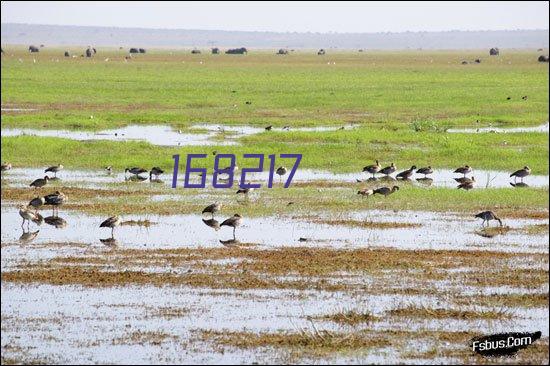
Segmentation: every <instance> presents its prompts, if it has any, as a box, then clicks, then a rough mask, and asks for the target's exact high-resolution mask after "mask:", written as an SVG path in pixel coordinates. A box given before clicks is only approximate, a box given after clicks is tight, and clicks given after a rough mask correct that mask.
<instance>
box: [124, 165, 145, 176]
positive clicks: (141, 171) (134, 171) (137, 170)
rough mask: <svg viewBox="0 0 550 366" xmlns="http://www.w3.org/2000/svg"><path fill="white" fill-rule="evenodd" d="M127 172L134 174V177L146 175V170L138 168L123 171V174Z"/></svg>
mask: <svg viewBox="0 0 550 366" xmlns="http://www.w3.org/2000/svg"><path fill="white" fill-rule="evenodd" d="M128 172H130V173H131V174H134V175H139V174H142V173H147V169H143V168H138V167H133V168H126V169H124V174H126V173H128Z"/></svg>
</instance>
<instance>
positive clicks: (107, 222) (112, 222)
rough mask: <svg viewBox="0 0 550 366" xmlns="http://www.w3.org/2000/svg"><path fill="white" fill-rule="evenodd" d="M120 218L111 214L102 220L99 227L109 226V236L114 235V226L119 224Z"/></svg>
mask: <svg viewBox="0 0 550 366" xmlns="http://www.w3.org/2000/svg"><path fill="white" fill-rule="evenodd" d="M121 223H122V220H121V219H120V217H118V216H111V217H109V218H108V219H107V220H105V221H103V222H102V223H101V224H100V225H99V227H108V228H111V237H113V236H114V232H115V227H117V226H120V224H121Z"/></svg>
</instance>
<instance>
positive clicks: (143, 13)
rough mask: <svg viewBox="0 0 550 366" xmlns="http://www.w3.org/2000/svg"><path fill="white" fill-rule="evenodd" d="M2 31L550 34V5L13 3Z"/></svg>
mask: <svg viewBox="0 0 550 366" xmlns="http://www.w3.org/2000/svg"><path fill="white" fill-rule="evenodd" d="M1 6H2V12H1V22H2V24H13V23H16V24H28V25H59V26H91V27H116V28H137V29H156V30H202V31H240V32H275V33H294V32H298V33H308V32H311V33H326V34H345V33H354V34H355V33H361V34H363V33H386V32H391V33H402V32H445V31H474V32H475V31H497V30H498V31H503V30H547V29H548V28H549V27H548V22H549V15H548V13H549V6H548V2H545V1H526V2H521V1H511V2H502V1H501V2H487V1H485V2H469V1H465V2H456V1H455V2H425V1H418V2H399V1H398V2H392V3H385V2H379V1H373V2H346V1H344V2H318V3H309V2H307V3H306V2H246V3H245V2H238V1H237V2H231V3H226V2H193V1H189V2H163V1H160V2H133V3H126V2H117V1H115V2H70V1H69V2H57V1H46V2H34V1H26V2H12V1H3V2H2V3H1Z"/></svg>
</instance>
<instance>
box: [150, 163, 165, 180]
mask: <svg viewBox="0 0 550 366" xmlns="http://www.w3.org/2000/svg"><path fill="white" fill-rule="evenodd" d="M162 173H164V170H162V169H161V168H159V167H158V166H155V167H153V168H152V169H151V171H150V172H149V179H151V177H152V176H153V175H154V176H155V177H156V178H157V179H158V178H159V175H161V174H162Z"/></svg>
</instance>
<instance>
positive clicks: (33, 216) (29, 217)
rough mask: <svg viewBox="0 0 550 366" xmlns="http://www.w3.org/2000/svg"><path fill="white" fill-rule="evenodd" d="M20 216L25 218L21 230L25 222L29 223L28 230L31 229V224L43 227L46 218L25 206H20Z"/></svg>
mask: <svg viewBox="0 0 550 366" xmlns="http://www.w3.org/2000/svg"><path fill="white" fill-rule="evenodd" d="M19 216H21V217H22V218H23V222H22V223H21V228H23V225H25V221H27V230H28V229H29V224H30V222H31V221H32V222H34V223H35V224H37V225H41V224H42V221H43V220H44V218H43V217H42V215H40V214H39V213H38V212H34V211H32V210H31V209H29V208H28V207H25V206H24V205H20V206H19Z"/></svg>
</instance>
